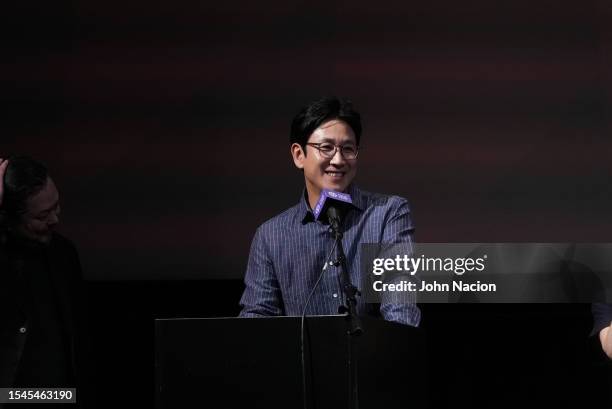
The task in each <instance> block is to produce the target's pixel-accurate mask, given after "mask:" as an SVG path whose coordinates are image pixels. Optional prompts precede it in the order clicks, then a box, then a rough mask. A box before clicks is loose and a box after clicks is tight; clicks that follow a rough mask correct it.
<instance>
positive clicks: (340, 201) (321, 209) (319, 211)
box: [313, 189, 353, 232]
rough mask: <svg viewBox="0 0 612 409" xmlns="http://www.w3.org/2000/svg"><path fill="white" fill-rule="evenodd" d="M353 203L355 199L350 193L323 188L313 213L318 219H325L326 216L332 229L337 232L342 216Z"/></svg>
mask: <svg viewBox="0 0 612 409" xmlns="http://www.w3.org/2000/svg"><path fill="white" fill-rule="evenodd" d="M352 204H353V200H352V199H351V195H349V194H348V193H341V192H336V191H334V190H329V189H323V190H322V191H321V196H320V197H319V201H318V202H317V204H316V206H315V208H314V210H313V214H314V217H315V219H316V220H324V219H325V218H326V219H327V220H326V221H328V222H329V224H330V225H331V227H332V229H333V230H334V231H335V232H339V230H340V225H341V224H342V218H343V216H344V214H345V212H346V210H347V209H348V207H349V206H351V205H352Z"/></svg>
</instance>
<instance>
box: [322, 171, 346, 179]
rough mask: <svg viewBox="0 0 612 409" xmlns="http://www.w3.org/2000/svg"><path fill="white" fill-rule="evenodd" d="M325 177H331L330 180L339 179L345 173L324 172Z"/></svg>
mask: <svg viewBox="0 0 612 409" xmlns="http://www.w3.org/2000/svg"><path fill="white" fill-rule="evenodd" d="M325 174H326V175H328V176H331V177H332V178H341V177H343V176H344V175H345V174H346V172H325Z"/></svg>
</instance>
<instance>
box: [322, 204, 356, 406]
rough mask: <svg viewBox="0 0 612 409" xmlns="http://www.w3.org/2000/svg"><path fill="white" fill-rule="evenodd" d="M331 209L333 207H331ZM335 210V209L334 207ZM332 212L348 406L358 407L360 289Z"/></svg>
mask: <svg viewBox="0 0 612 409" xmlns="http://www.w3.org/2000/svg"><path fill="white" fill-rule="evenodd" d="M330 210H331V209H330ZM333 210H335V209H333ZM333 210H332V211H331V212H330V217H329V221H330V226H331V232H332V234H333V236H334V238H335V240H336V260H335V261H334V262H333V265H334V266H336V267H340V277H341V281H342V291H343V293H344V298H345V301H346V305H341V306H340V308H339V309H338V312H339V313H340V314H346V320H347V324H348V329H347V332H346V334H347V341H348V368H347V369H348V378H349V397H348V408H349V409H357V408H359V400H358V396H359V394H358V391H359V389H358V380H357V354H355V352H354V350H355V344H356V342H355V341H356V340H355V337H356V336H359V335H361V334H362V333H363V328H362V327H361V320H360V318H359V315H357V298H356V296H357V295H358V294H359V290H358V289H357V287H355V286H354V285H353V284H352V283H351V279H350V276H349V273H348V268H347V265H346V256H345V254H344V249H343V248H342V236H343V233H342V231H341V229H340V217H338V215H336V214H334V213H335V212H334V211H333Z"/></svg>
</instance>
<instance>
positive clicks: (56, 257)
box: [0, 234, 82, 387]
mask: <svg viewBox="0 0 612 409" xmlns="http://www.w3.org/2000/svg"><path fill="white" fill-rule="evenodd" d="M16 246H17V245H15V244H14V243H12V242H11V241H10V240H9V241H8V242H5V243H3V244H0V387H10V386H12V385H13V382H14V379H15V376H16V373H17V370H18V368H19V362H20V359H21V356H22V353H23V350H24V346H25V342H26V339H27V337H28V326H29V317H28V312H27V311H28V308H27V307H28V306H27V305H26V303H27V302H28V301H27V300H28V297H26V296H25V291H26V289H25V280H24V279H23V276H22V275H21V274H20V273H21V271H20V268H21V265H22V262H21V261H20V256H19V251H18V250H16V249H17V247H16ZM42 252H43V261H44V263H45V264H46V266H47V270H48V271H49V273H50V278H51V289H50V291H51V293H52V295H53V299H54V300H55V302H56V303H57V307H58V315H59V322H60V326H61V331H62V333H63V336H64V339H65V342H64V343H65V348H66V351H65V352H66V354H65V355H66V356H67V357H69V360H70V362H68V363H67V366H68V368H69V369H70V372H71V377H72V378H73V380H74V383H75V385H76V380H77V379H78V366H79V365H78V362H77V361H79V358H77V357H78V356H79V354H77V349H76V345H77V342H78V341H77V337H78V336H77V327H78V325H77V319H76V314H79V313H80V312H79V306H78V305H79V304H80V300H79V298H80V297H81V294H82V288H81V287H82V284H81V283H82V279H81V276H82V274H81V266H80V263H79V258H78V254H77V251H76V249H75V247H74V245H73V244H72V243H71V242H70V241H69V240H68V239H66V238H64V237H62V236H60V235H59V234H54V235H53V238H52V239H51V241H50V243H49V245H48V246H45V247H44V249H43V250H42ZM62 352H63V351H62Z"/></svg>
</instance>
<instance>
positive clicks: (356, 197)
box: [298, 183, 365, 224]
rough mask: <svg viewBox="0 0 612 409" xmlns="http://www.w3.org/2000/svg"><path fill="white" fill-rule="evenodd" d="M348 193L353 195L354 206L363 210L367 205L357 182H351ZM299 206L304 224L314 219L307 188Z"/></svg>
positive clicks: (303, 192)
mask: <svg viewBox="0 0 612 409" xmlns="http://www.w3.org/2000/svg"><path fill="white" fill-rule="evenodd" d="M346 193H348V194H349V195H351V200H352V201H353V205H352V206H353V207H354V208H355V209H357V210H359V211H363V209H364V207H365V200H364V198H363V194H362V192H361V190H360V189H359V188H358V187H357V186H356V185H355V184H353V183H351V184H350V185H349V187H348V189H346ZM299 206H300V207H299V210H298V214H300V215H303V217H302V224H306V223H308V222H312V221H314V214H313V213H312V210H311V209H310V205H309V204H308V194H307V192H306V188H304V189H303V190H302V196H301V198H300V202H299Z"/></svg>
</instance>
